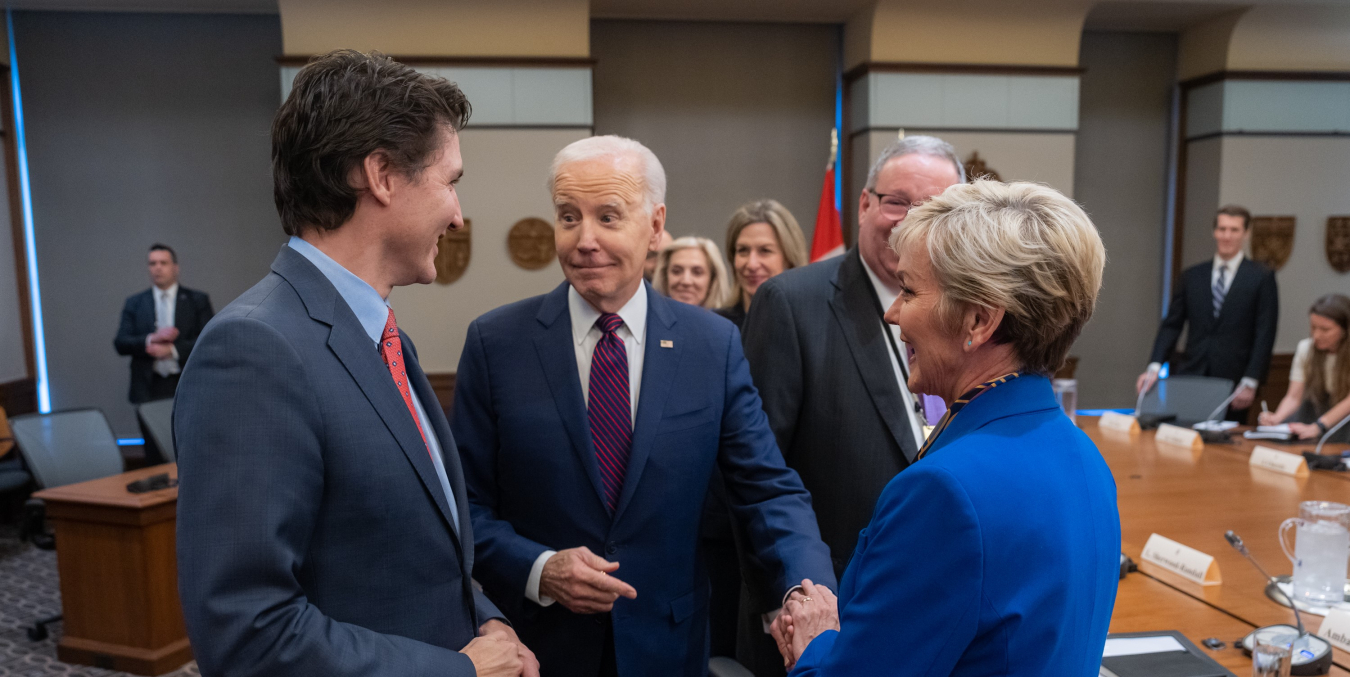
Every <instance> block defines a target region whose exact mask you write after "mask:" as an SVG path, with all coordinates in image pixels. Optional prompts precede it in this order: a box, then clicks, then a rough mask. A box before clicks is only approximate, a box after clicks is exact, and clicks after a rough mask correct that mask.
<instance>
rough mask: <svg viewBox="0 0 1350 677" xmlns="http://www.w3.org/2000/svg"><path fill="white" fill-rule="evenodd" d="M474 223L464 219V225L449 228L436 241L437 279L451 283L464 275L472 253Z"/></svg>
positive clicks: (444, 282)
mask: <svg viewBox="0 0 1350 677" xmlns="http://www.w3.org/2000/svg"><path fill="white" fill-rule="evenodd" d="M472 233H473V223H472V222H470V221H469V219H464V227H463V228H461V229H459V230H457V231H455V230H447V231H445V233H443V234H442V235H441V239H440V240H438V241H437V242H436V281H437V282H439V283H440V284H450V283H452V282H454V281H455V280H458V279H459V278H460V277H462V276H463V275H464V271H465V270H468V268H469V255H470V254H471V253H472V247H471V240H470V235H472Z"/></svg>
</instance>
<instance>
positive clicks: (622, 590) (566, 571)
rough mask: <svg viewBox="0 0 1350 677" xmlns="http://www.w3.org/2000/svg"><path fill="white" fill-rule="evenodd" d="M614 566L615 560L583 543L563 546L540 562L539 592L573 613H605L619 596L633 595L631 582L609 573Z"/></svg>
mask: <svg viewBox="0 0 1350 677" xmlns="http://www.w3.org/2000/svg"><path fill="white" fill-rule="evenodd" d="M618 569H619V563H618V562H610V561H608V560H606V559H605V558H603V557H600V556H599V555H596V554H595V553H593V552H591V551H590V549H589V548H586V547H585V546H582V547H580V548H571V549H570V550H563V551H562V552H559V553H558V554H556V555H554V556H552V557H550V558H549V559H548V561H547V562H545V563H544V570H543V573H542V574H540V576H539V594H540V595H541V596H544V597H550V598H552V599H554V600H557V601H558V603H560V604H562V605H563V606H565V607H567V608H568V609H569V610H571V611H572V612H574V613H579V614H598V613H605V612H607V611H609V610H610V609H613V608H614V600H616V599H618V598H620V597H627V598H628V599H637V590H634V589H633V586H631V585H629V584H627V583H624V582H623V581H621V580H619V579H617V578H615V577H613V576H610V574H611V573H613V572H614V571H617V570H618Z"/></svg>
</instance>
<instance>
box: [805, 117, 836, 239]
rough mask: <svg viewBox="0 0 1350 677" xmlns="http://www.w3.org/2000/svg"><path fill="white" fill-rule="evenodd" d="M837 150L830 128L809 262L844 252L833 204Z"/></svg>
mask: <svg viewBox="0 0 1350 677" xmlns="http://www.w3.org/2000/svg"><path fill="white" fill-rule="evenodd" d="M838 151H839V137H838V136H837V131H836V130H830V162H829V164H827V165H825V183H824V185H822V186H821V187H820V206H819V207H817V208H816V232H815V234H814V235H812V236H811V263H815V262H816V261H820V260H822V259H828V258H830V257H831V256H839V255H840V254H843V253H844V230H843V228H842V227H841V225H840V223H839V208H838V207H836V206H835V204H834V161H835V158H836V156H837V155H838Z"/></svg>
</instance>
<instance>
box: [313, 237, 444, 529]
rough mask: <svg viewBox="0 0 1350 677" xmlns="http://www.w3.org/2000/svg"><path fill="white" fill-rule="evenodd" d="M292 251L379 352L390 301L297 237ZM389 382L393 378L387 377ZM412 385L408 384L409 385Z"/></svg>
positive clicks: (435, 449) (434, 455) (437, 452)
mask: <svg viewBox="0 0 1350 677" xmlns="http://www.w3.org/2000/svg"><path fill="white" fill-rule="evenodd" d="M287 245H288V246H290V248H291V249H294V250H295V251H297V252H299V253H300V255H301V256H303V257H305V258H306V259H309V262H310V263H313V264H314V267H316V268H318V269H319V272H321V273H323V276H324V277H326V278H328V281H329V282H332V283H333V286H334V287H336V288H337V292H338V295H339V296H341V297H342V300H343V301H346V302H347V306H348V307H350V308H351V309H352V312H353V313H355V314H356V319H357V321H358V322H360V323H361V328H362V329H365V330H366V335H367V336H369V337H370V347H371V349H372V350H374V351H376V353H378V352H379V345H380V334H381V333H383V332H384V325H385V323H386V322H388V321H389V302H388V301H387V300H385V298H384V297H382V296H380V293H379V292H377V291H375V288H374V287H372V286H370V285H369V284H367V283H366V281H365V280H362V279H361V278H359V277H357V276H356V275H355V274H354V273H352V272H351V271H350V270H347V269H346V268H343V267H342V264H340V263H338V262H337V261H334V260H333V259H331V258H329V256H328V255H327V254H325V253H323V252H321V251H319V249H318V248H317V247H315V246H314V245H312V244H310V243H308V242H305V241H304V240H302V239H300V238H298V237H294V236H292V237H291V240H290V242H288V243H287ZM389 378H390V379H391V380H392V379H393V376H392V375H391V376H390V377H389ZM409 385H411V384H409ZM408 390H409V392H411V393H412V403H413V408H414V409H416V410H417V421H418V423H420V424H421V426H422V432H423V433H425V435H426V439H427V447H428V448H429V449H430V450H431V464H432V465H434V466H436V477H437V478H438V479H440V481H441V491H443V492H445V502H446V503H447V504H449V506H450V517H451V519H453V520H454V523H455V533H457V534H458V533H459V506H458V505H456V504H455V492H453V491H451V490H450V479H449V478H448V477H447V476H446V474H445V459H444V458H443V457H442V455H441V442H440V440H438V439H436V429H435V428H433V427H432V426H431V420H430V419H428V418H427V412H426V410H425V409H423V408H422V401H421V400H419V399H417V391H416V390H414V389H413V388H411V387H409V388H408Z"/></svg>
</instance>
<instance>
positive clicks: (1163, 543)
mask: <svg viewBox="0 0 1350 677" xmlns="http://www.w3.org/2000/svg"><path fill="white" fill-rule="evenodd" d="M1142 559H1143V560H1144V561H1145V562H1149V563H1151V564H1156V565H1158V566H1160V567H1162V568H1164V569H1167V570H1168V571H1170V572H1172V573H1174V574H1176V575H1178V576H1181V577H1182V578H1185V579H1186V580H1188V581H1191V582H1192V583H1199V584H1200V585H1218V584H1220V583H1222V582H1223V579H1222V578H1220V577H1219V563H1218V562H1215V561H1214V557H1213V556H1211V555H1206V554H1205V553H1203V552H1200V551H1199V550H1196V549H1195V548H1192V547H1190V546H1185V545H1182V544H1180V543H1177V542H1176V541H1174V540H1172V539H1170V538H1167V537H1165V536H1160V535H1158V534H1153V535H1152V536H1149V537H1148V542H1147V543H1145V544H1144V553H1143V555H1142Z"/></svg>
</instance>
